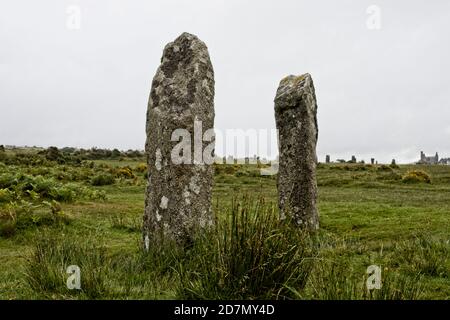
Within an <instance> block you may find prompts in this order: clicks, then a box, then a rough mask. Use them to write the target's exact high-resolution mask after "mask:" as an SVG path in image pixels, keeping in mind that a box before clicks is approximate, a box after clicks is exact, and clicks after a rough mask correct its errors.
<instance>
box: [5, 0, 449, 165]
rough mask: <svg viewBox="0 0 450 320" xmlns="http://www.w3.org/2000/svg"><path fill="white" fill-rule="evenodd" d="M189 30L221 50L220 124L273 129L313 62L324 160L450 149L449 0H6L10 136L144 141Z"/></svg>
mask: <svg viewBox="0 0 450 320" xmlns="http://www.w3.org/2000/svg"><path fill="white" fill-rule="evenodd" d="M71 5H76V6H78V7H79V8H80V10H81V24H80V29H78V30H71V29H69V28H67V19H68V16H69V15H68V13H67V8H68V7H70V6H71ZM370 5H376V6H378V8H379V9H380V10H381V11H380V12H381V20H380V21H381V28H380V29H379V30H371V29H369V28H368V27H367V20H368V19H369V18H370V14H368V13H367V8H368V7H369V6H370ZM183 31H187V32H190V33H194V34H196V35H197V36H198V37H199V38H201V39H202V40H203V41H205V42H206V44H207V45H208V47H209V50H210V55H211V60H212V62H213V65H214V69H215V77H216V99H215V103H216V121H215V124H216V128H218V129H222V130H225V129H227V128H228V129H229V128H242V129H249V128H254V129H270V128H274V127H275V122H274V111H273V99H274V96H275V91H276V88H277V86H278V82H279V80H280V79H281V78H282V77H284V76H286V75H288V74H301V73H305V72H309V73H311V75H312V77H313V79H314V82H315V86H316V93H317V99H318V106H319V112H318V121H319V145H318V154H319V157H320V158H323V157H324V156H325V154H331V156H332V158H333V159H335V158H350V156H351V155H352V154H355V155H357V157H358V158H361V157H362V158H365V159H366V160H368V159H369V158H370V157H372V156H374V157H376V158H377V159H379V160H380V161H390V160H391V159H392V158H396V159H398V160H400V161H412V160H415V159H416V158H417V157H418V153H419V151H420V150H424V151H425V152H426V153H429V154H434V153H435V152H436V151H439V152H440V153H441V154H442V155H446V156H448V157H450V143H449V141H450V90H449V89H450V59H449V57H450V43H449V38H450V2H449V1H447V0H441V1H438V0H435V1H425V0H422V1H411V0H398V1H389V0H388V1H364V0H344V1H333V0H329V1H314V2H313V1H299V0H292V1H286V0H277V1H274V0H272V1H244V0H202V1H200V0H192V1H181V0H180V1H174V0H169V1H167V0H164V1H154V0H152V1H148V0H142V1H138V0H127V1H125V0H122V1H119V0H78V1H77V0H70V1H67V0H40V1H33V0H15V1H12V0H9V1H7V0H2V1H1V2H0V44H1V49H0V144H7V145H30V146H31V145H38V146H50V145H56V146H60V147H62V146H77V147H92V146H97V147H109V148H113V147H118V148H120V149H128V148H133V149H135V148H137V149H143V145H144V141H145V113H146V108H147V100H148V93H149V90H150V85H151V80H152V77H153V75H154V73H155V71H156V68H157V67H158V64H159V60H160V57H161V53H162V49H163V47H164V45H165V44H166V43H167V42H169V41H172V40H173V39H175V38H176V37H177V36H178V35H179V34H180V33H182V32H183ZM219 149H220V146H219ZM218 153H219V152H218Z"/></svg>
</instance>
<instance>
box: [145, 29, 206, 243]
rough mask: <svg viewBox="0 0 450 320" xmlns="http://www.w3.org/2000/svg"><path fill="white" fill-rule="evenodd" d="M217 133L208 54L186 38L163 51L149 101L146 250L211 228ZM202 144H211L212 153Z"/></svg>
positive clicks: (198, 43)
mask: <svg viewBox="0 0 450 320" xmlns="http://www.w3.org/2000/svg"><path fill="white" fill-rule="evenodd" d="M213 127H214V71H213V67H212V64H211V61H210V58H209V54H208V49H207V47H206V45H205V44H204V43H203V42H202V41H201V40H199V39H198V38H197V37H196V36H194V35H192V34H188V33H183V34H182V35H181V36H179V37H178V38H177V39H176V40H175V41H174V42H171V43H169V44H167V45H166V47H165V48H164V52H163V56H162V59H161V65H160V66H159V68H158V70H157V71H156V75H155V76H154V78H153V82H152V88H151V91H150V97H149V101H148V110H147V126H146V131H147V141H146V145H145V150H146V154H147V157H148V186H147V190H146V198H145V213H144V231H143V232H144V245H145V247H146V248H148V247H149V246H150V245H151V244H152V243H153V241H158V239H161V236H162V237H163V238H165V239H167V238H170V239H172V240H175V241H176V242H178V243H187V242H190V241H191V240H192V236H193V234H194V232H195V231H196V230H197V229H199V228H200V229H202V228H206V227H208V226H211V225H213V216H212V208H211V189H212V184H213V166H212V164H213V162H214V156H213V153H214V137H212V136H211V132H213ZM206 131H208V132H206ZM202 141H209V149H208V150H207V148H203V145H205V143H204V142H203V145H202ZM199 143H200V146H199ZM204 152H205V154H203V153H204ZM207 154H209V156H210V159H206V155H207Z"/></svg>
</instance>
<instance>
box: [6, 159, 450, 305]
mask: <svg viewBox="0 0 450 320" xmlns="http://www.w3.org/2000/svg"><path fill="white" fill-rule="evenodd" d="M25 152H26V154H25V155H24V156H21V155H20V154H24V153H25ZM39 152H40V154H38V151H36V150H31V151H30V150H28V151H23V150H22V151H16V152H15V153H14V152H11V151H7V152H5V151H3V154H1V151H0V266H1V267H0V299H177V298H193V299H208V298H209V299H222V298H230V299H233V298H235V299H245V298H249V299H253V298H261V299H266V298H279V299H283V298H288V299H449V298H450V219H449V218H450V167H448V166H406V165H404V166H403V165H402V166H399V167H398V166H394V167H391V166H382V165H380V166H378V165H377V166H371V165H364V164H330V165H324V164H320V165H319V167H318V172H317V174H318V185H319V209H320V216H321V229H320V232H319V233H318V234H316V235H304V234H301V233H299V232H297V231H296V230H295V229H293V228H292V227H291V226H290V225H289V224H286V223H280V222H279V221H278V219H277V208H276V180H275V177H274V176H261V175H260V174H259V169H258V167H257V166H256V165H216V174H215V187H214V195H213V199H214V200H213V206H214V210H215V214H216V216H217V218H218V227H217V228H216V229H215V230H211V231H210V232H207V233H205V234H203V235H199V236H198V239H197V240H196V241H195V243H194V244H193V246H192V247H190V248H188V249H186V250H180V249H178V248H176V247H173V246H172V245H171V244H167V245H166V246H162V247H159V248H152V249H151V250H150V251H149V252H144V251H143V250H142V246H141V220H142V213H143V204H144V187H145V183H146V179H145V176H146V168H145V165H143V164H142V158H139V157H134V158H133V157H123V156H121V157H119V158H118V159H117V160H101V159H98V160H95V159H93V160H89V159H88V160H87V159H86V157H85V156H84V158H83V155H76V156H73V157H72V156H67V157H61V155H60V154H59V153H58V152H54V150H53V151H52V150H50V152H47V153H45V152H42V150H41V151H39ZM52 152H53V153H52ZM17 154H19V155H17ZM414 170H416V171H414ZM418 170H420V171H418ZM422 172H425V173H426V174H423V173H422ZM69 265H78V266H80V268H81V286H82V290H68V289H67V287H66V279H67V277H68V274H66V268H67V267H68V266H69ZM370 265H377V266H380V267H381V270H382V282H383V286H382V289H381V290H373V291H370V292H369V291H367V289H366V287H365V280H366V279H367V274H366V269H367V267H368V266H370Z"/></svg>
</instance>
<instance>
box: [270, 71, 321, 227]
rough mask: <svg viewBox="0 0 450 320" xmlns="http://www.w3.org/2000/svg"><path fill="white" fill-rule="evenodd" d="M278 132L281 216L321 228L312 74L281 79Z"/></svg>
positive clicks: (276, 119)
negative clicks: (318, 208) (318, 203)
mask: <svg viewBox="0 0 450 320" xmlns="http://www.w3.org/2000/svg"><path fill="white" fill-rule="evenodd" d="M275 122H276V126H277V129H278V135H279V143H278V147H279V171H278V180H277V187H278V200H279V207H280V215H281V218H282V219H284V218H286V217H287V216H289V218H290V219H292V221H293V222H294V223H295V224H297V225H298V226H299V227H301V228H303V229H305V230H316V229H318V228H319V213H318V210H317V182H316V165H317V155H316V145H317V138H318V126H317V103H316V95H315V89H314V84H313V80H312V78H311V76H310V75H309V74H304V75H301V76H292V75H291V76H288V77H286V78H284V79H282V80H281V82H280V84H279V87H278V90H277V93H276V97H275Z"/></svg>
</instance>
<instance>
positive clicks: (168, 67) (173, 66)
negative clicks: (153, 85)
mask: <svg viewBox="0 0 450 320" xmlns="http://www.w3.org/2000/svg"><path fill="white" fill-rule="evenodd" d="M197 63H205V64H208V65H210V64H211V62H210V59H209V54H208V48H207V46H206V44H205V43H204V42H203V41H201V40H200V39H199V38H198V37H197V36H195V35H193V34H190V33H187V32H183V33H182V34H181V35H180V36H178V37H177V38H176V39H175V40H174V41H173V42H170V43H168V44H167V45H166V46H165V47H164V52H163V55H162V57H161V70H162V71H163V72H164V74H165V76H166V77H167V78H172V77H173V76H174V73H175V72H176V71H177V70H180V71H182V70H186V69H189V67H191V66H194V65H195V64H197ZM211 69H212V66H211Z"/></svg>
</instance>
